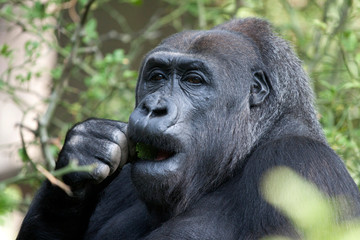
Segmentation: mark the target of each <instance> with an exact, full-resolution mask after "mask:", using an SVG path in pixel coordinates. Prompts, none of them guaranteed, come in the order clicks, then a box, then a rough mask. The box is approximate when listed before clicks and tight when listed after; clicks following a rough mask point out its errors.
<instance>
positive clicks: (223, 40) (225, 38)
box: [152, 30, 260, 64]
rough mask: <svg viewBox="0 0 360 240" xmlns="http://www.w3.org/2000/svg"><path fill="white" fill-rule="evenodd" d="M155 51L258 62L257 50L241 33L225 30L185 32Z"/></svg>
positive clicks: (170, 38) (166, 41)
mask: <svg viewBox="0 0 360 240" xmlns="http://www.w3.org/2000/svg"><path fill="white" fill-rule="evenodd" d="M156 51H171V52H180V53H188V54H196V56H200V57H201V56H203V57H205V58H206V59H207V60H209V58H211V59H214V58H215V59H218V60H220V61H232V62H242V63H244V64H247V63H254V62H258V61H259V60H260V57H259V56H260V55H259V50H258V49H257V47H256V45H255V44H254V43H253V41H252V40H251V39H249V38H248V37H246V36H244V35H242V34H241V33H233V32H230V31H225V30H208V31H185V32H181V33H178V34H174V35H172V36H170V37H169V38H167V39H165V40H164V41H163V42H162V43H161V44H160V45H159V46H158V47H157V48H155V49H154V51H152V52H156Z"/></svg>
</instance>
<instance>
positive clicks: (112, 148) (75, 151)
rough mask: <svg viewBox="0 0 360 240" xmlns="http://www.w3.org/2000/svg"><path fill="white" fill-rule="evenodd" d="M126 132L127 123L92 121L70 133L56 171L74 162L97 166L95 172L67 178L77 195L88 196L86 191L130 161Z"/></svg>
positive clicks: (64, 178) (82, 124)
mask: <svg viewBox="0 0 360 240" xmlns="http://www.w3.org/2000/svg"><path fill="white" fill-rule="evenodd" d="M126 129H127V124H126V123H122V122H117V121H112V120H106V119H89V120H86V121H84V122H82V123H79V124H77V125H75V126H74V127H73V128H72V129H70V130H69V131H68V133H67V136H66V139H65V143H64V146H63V148H62V150H61V152H60V154H59V159H58V162H57V164H56V168H57V169H59V168H62V167H64V166H66V165H68V164H69V163H70V162H71V161H77V162H78V164H79V165H81V166H83V165H94V167H95V168H94V170H93V171H92V172H73V173H69V174H66V175H65V176H64V177H63V180H64V182H65V183H66V184H68V185H70V187H71V188H72V190H73V191H74V193H75V194H76V195H82V194H84V191H85V190H87V189H88V188H89V187H91V186H94V185H96V184H98V183H100V182H102V181H103V180H104V179H105V178H107V177H108V176H110V175H112V174H113V173H114V172H115V171H116V170H117V169H119V168H121V167H122V166H123V165H124V164H125V163H126V162H127V161H128V159H129V146H128V140H127V137H126Z"/></svg>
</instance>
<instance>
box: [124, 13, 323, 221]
mask: <svg viewBox="0 0 360 240" xmlns="http://www.w3.org/2000/svg"><path fill="white" fill-rule="evenodd" d="M136 94H137V96H136V102H137V104H136V109H135V110H134V112H133V113H132V114H131V116H130V120H129V125H128V135H129V138H130V139H131V140H132V141H134V142H136V143H138V142H141V143H145V144H148V145H150V146H152V147H155V148H156V149H157V150H156V154H155V157H154V158H153V159H135V160H134V164H133V168H132V179H133V182H134V184H135V186H136V188H137V189H138V191H139V193H140V195H141V196H142V198H143V199H144V200H145V201H146V202H147V203H148V204H150V205H152V206H155V207H156V206H158V207H160V206H161V208H164V210H165V208H166V212H169V209H172V213H171V214H173V215H174V214H175V215H176V214H177V213H178V212H177V211H180V209H184V208H186V206H187V205H188V204H189V203H190V202H192V201H194V200H196V199H197V198H198V196H199V195H201V194H204V193H206V192H207V191H211V190H212V189H214V188H215V187H217V186H218V185H219V184H221V183H223V182H224V181H225V180H226V179H227V178H229V177H230V176H232V175H233V174H234V172H235V171H237V170H238V169H241V168H242V166H243V164H244V159H245V157H246V155H248V154H249V153H250V152H251V151H252V149H253V147H254V146H255V145H257V144H259V143H260V142H265V141H267V139H270V138H271V139H274V138H276V136H277V135H281V136H283V135H284V134H291V133H294V131H299V129H300V130H301V131H299V133H297V134H298V135H304V136H312V137H313V138H316V139H319V140H323V136H322V133H321V131H320V130H319V129H320V128H319V126H318V123H317V120H316V116H315V112H314V110H313V107H312V103H311V100H312V96H311V90H310V89H309V86H308V79H307V76H306V74H305V73H304V72H303V70H302V67H301V65H300V62H299V60H298V59H297V58H296V57H295V56H294V55H293V53H292V51H291V49H290V48H289V46H288V44H287V43H286V42H285V41H283V40H281V39H280V38H278V37H277V36H275V35H274V34H273V33H272V31H271V28H270V26H269V24H268V23H267V22H265V21H263V20H259V19H243V20H233V21H230V22H228V23H226V24H224V25H220V26H218V27H216V28H214V29H212V30H209V31H186V32H182V33H179V34H175V35H173V36H171V37H169V38H168V39H166V40H164V41H163V42H162V43H161V44H160V45H159V46H158V47H156V48H155V49H154V50H153V51H151V52H150V53H149V54H148V55H147V56H146V57H145V59H144V61H143V64H142V67H141V70H140V74H139V79H138V85H137V90H136ZM299 116H301V118H299ZM299 119H301V120H299ZM294 123H295V124H296V125H297V127H296V129H297V130H296V129H294V128H293V127H291V126H293V124H294ZM280 126H281V127H280ZM155 193H156V194H155Z"/></svg>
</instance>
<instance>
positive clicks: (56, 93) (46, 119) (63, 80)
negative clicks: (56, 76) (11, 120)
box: [38, 0, 95, 169]
mask: <svg viewBox="0 0 360 240" xmlns="http://www.w3.org/2000/svg"><path fill="white" fill-rule="evenodd" d="M94 2H95V0H91V1H89V2H88V3H87V5H86V6H85V9H84V11H83V14H82V17H81V21H80V23H79V24H78V25H77V28H76V30H75V33H74V35H73V38H72V39H71V41H72V51H71V52H70V55H69V56H68V58H67V59H66V60H65V66H64V69H63V71H62V74H61V76H60V80H59V82H58V83H57V85H56V86H55V87H54V90H53V91H52V93H51V95H50V97H49V105H48V107H47V110H46V112H45V114H44V115H43V116H41V117H40V118H39V120H38V124H39V126H38V131H39V137H40V143H41V149H42V152H43V155H44V157H45V160H46V162H47V165H48V166H47V167H48V168H49V169H54V167H55V159H54V156H53V155H52V153H51V151H50V147H49V134H48V127H49V124H50V122H51V119H52V118H53V116H54V112H55V109H56V107H57V105H58V102H59V100H60V98H61V96H62V95H63V93H64V89H65V88H66V86H67V85H68V82H69V76H70V71H71V69H72V68H73V66H74V60H75V58H76V56H77V51H78V48H79V45H80V41H81V38H80V36H81V30H82V29H83V27H84V25H85V22H86V18H87V16H88V13H89V11H90V8H91V5H92V4H93V3H94Z"/></svg>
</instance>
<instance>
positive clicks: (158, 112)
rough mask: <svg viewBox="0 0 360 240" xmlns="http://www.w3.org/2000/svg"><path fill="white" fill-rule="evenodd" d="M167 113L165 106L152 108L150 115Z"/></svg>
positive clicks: (158, 115)
mask: <svg viewBox="0 0 360 240" xmlns="http://www.w3.org/2000/svg"><path fill="white" fill-rule="evenodd" d="M167 113H168V110H167V108H166V107H162V108H155V109H154V110H152V112H151V114H150V117H162V116H165V115H166V114H167Z"/></svg>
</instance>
